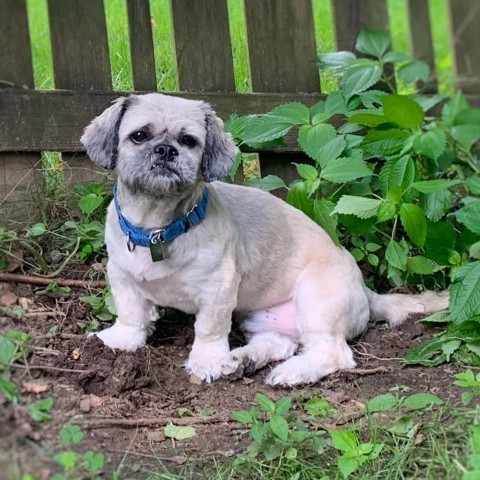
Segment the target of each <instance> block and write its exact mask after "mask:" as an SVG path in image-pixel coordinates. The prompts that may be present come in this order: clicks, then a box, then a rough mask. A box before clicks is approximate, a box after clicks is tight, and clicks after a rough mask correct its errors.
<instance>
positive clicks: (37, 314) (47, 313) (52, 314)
mask: <svg viewBox="0 0 480 480" xmlns="http://www.w3.org/2000/svg"><path fill="white" fill-rule="evenodd" d="M57 315H58V316H61V317H65V316H66V315H65V313H64V312H57V311H56V310H46V311H42V312H27V313H25V314H24V317H26V318H35V317H56V316H57Z"/></svg>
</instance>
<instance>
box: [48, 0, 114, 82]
mask: <svg viewBox="0 0 480 480" xmlns="http://www.w3.org/2000/svg"><path fill="white" fill-rule="evenodd" d="M48 17H49V22H50V35H51V39H52V59H53V70H54V79H55V87H56V88H65V89H76V90H93V89H95V90H111V88H112V78H111V73H110V58H109V56H108V40H107V28H106V24H105V11H104V8H103V0H68V1H66V0H48Z"/></svg>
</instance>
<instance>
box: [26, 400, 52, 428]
mask: <svg viewBox="0 0 480 480" xmlns="http://www.w3.org/2000/svg"><path fill="white" fill-rule="evenodd" d="M52 407H53V398H52V397H47V398H42V399H41V400H37V401H36V402H32V403H30V404H28V405H27V409H28V413H29V414H30V416H31V417H32V419H33V420H35V421H36V422H45V421H47V420H51V418H52V416H51V415H50V414H49V413H48V412H49V411H50V410H51V409H52Z"/></svg>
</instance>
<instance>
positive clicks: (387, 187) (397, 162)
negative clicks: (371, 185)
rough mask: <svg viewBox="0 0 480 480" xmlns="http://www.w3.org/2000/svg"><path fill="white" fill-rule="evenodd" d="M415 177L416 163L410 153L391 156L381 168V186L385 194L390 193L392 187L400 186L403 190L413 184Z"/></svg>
mask: <svg viewBox="0 0 480 480" xmlns="http://www.w3.org/2000/svg"><path fill="white" fill-rule="evenodd" d="M414 178H415V164H414V162H413V160H412V158H411V157H410V155H403V156H401V157H396V158H389V159H388V160H387V161H386V162H385V164H384V165H383V167H382V169H381V170H380V175H379V179H380V187H381V189H382V193H383V195H385V196H386V195H388V193H389V192H390V191H391V189H392V187H395V186H399V187H401V191H403V190H406V189H407V188H408V187H410V186H411V185H412V182H413V180H414Z"/></svg>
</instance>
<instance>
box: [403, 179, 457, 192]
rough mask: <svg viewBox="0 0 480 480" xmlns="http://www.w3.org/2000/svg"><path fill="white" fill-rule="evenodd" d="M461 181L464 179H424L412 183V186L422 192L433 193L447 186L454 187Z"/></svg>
mask: <svg viewBox="0 0 480 480" xmlns="http://www.w3.org/2000/svg"><path fill="white" fill-rule="evenodd" d="M459 183H462V181H461V180H446V179H439V180H423V181H420V182H414V183H412V185H411V187H412V188H414V189H415V190H418V191H419V192H421V193H432V192H438V191H439V190H445V189H447V188H450V187H453V186H454V185H458V184H459Z"/></svg>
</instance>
